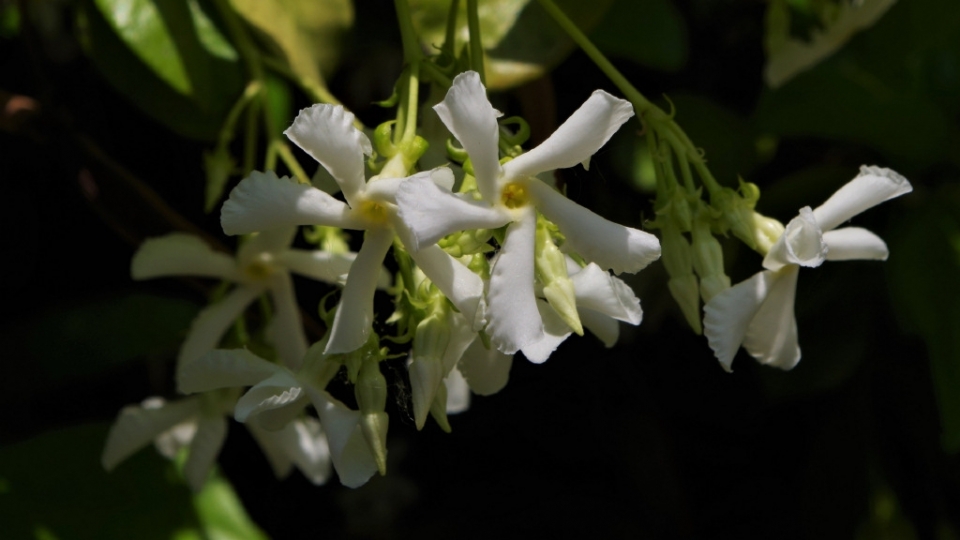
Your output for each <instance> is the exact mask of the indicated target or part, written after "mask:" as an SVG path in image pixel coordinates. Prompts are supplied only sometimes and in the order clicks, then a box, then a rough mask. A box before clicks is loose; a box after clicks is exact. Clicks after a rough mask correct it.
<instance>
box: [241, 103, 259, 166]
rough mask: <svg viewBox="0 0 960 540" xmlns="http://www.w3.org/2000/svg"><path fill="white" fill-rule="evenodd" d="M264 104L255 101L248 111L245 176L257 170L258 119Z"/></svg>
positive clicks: (244, 153)
mask: <svg viewBox="0 0 960 540" xmlns="http://www.w3.org/2000/svg"><path fill="white" fill-rule="evenodd" d="M262 105H263V103H262V102H261V101H260V100H259V99H256V100H253V101H252V102H251V103H250V108H249V109H247V125H246V129H245V130H244V138H243V175H244V176H246V175H248V174H250V171H252V170H253V169H254V168H256V162H257V139H258V137H257V135H258V133H259V130H258V129H257V119H258V118H259V117H260V107H261V106H262Z"/></svg>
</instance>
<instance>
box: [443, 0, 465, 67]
mask: <svg viewBox="0 0 960 540" xmlns="http://www.w3.org/2000/svg"><path fill="white" fill-rule="evenodd" d="M459 11H460V0H453V1H452V2H450V11H448V12H447V31H446V34H445V36H444V39H443V46H442V47H440V52H441V53H443V54H446V55H447V56H448V57H450V58H451V59H453V57H454V55H455V53H456V47H457V14H458V12H459Z"/></svg>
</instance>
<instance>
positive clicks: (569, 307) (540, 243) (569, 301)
mask: <svg viewBox="0 0 960 540" xmlns="http://www.w3.org/2000/svg"><path fill="white" fill-rule="evenodd" d="M548 223H549V222H548V221H547V220H546V218H538V219H537V236H536V249H535V253H534V262H535V264H536V269H537V277H538V278H539V280H540V283H542V284H543V295H544V297H546V299H547V302H548V303H549V304H550V307H552V308H553V309H554V310H555V311H556V312H557V315H560V318H561V319H563V322H565V323H566V324H567V326H569V327H570V328H571V329H572V330H573V331H574V332H576V334H577V335H579V336H582V335H583V324H581V322H580V314H579V313H578V312H577V299H576V296H575V294H574V290H573V281H572V280H571V279H570V276H569V275H567V259H566V257H564V256H563V253H561V252H560V248H558V247H557V245H556V244H554V243H553V239H552V238H551V237H550V231H549V228H548Z"/></svg>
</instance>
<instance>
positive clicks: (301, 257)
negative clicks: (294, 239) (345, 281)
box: [277, 249, 357, 284]
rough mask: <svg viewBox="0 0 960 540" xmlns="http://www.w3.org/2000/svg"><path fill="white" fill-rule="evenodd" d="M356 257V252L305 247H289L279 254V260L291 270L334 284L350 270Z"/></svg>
mask: <svg viewBox="0 0 960 540" xmlns="http://www.w3.org/2000/svg"><path fill="white" fill-rule="evenodd" d="M356 258H357V254H356V253H330V252H327V251H320V250H312V251H307V250H304V249H288V250H286V251H281V252H280V253H278V254H277V262H278V263H279V264H280V265H282V266H284V267H286V268H287V269H288V270H290V271H291V272H293V273H295V274H300V275H301V276H306V277H308V278H311V279H315V280H317V281H322V282H324V283H333V284H336V283H339V282H340V278H341V276H343V275H345V274H346V273H347V272H349V271H350V265H352V264H353V261H354V259H356Z"/></svg>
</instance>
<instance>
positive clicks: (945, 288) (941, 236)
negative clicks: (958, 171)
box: [888, 184, 960, 452]
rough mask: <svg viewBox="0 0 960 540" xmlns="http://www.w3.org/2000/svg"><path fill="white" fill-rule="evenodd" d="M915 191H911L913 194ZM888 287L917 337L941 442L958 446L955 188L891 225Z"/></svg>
mask: <svg viewBox="0 0 960 540" xmlns="http://www.w3.org/2000/svg"><path fill="white" fill-rule="evenodd" d="M917 195H919V194H915V195H914V196H915V197H916V196H917ZM891 229H892V230H894V231H896V232H895V234H894V235H893V236H892V237H891V238H890V239H889V241H890V252H891V254H892V255H891V257H890V261H889V262H888V265H889V272H890V282H891V292H892V293H893V299H894V301H895V302H896V306H897V310H896V311H897V314H898V315H899V316H900V317H901V322H902V323H903V325H904V326H905V327H906V328H907V329H908V330H911V331H912V332H915V333H917V334H919V335H920V337H922V338H923V340H924V341H925V342H926V344H927V351H928V354H929V356H930V363H931V366H930V367H931V372H932V375H933V381H934V388H935V389H936V393H937V401H938V403H939V407H940V427H941V430H942V431H941V443H942V445H943V447H944V449H945V450H946V451H948V452H957V451H960V303H958V302H957V299H958V298H960V281H958V280H957V276H958V275H960V188H958V186H957V185H956V184H952V185H947V186H943V187H942V188H940V190H939V191H938V192H937V193H934V194H931V195H929V196H928V197H927V198H926V199H925V200H923V201H922V204H921V205H920V206H919V207H917V208H915V209H913V210H912V211H910V212H906V213H904V214H901V215H900V216H898V219H897V221H896V223H895V224H894V225H893V226H892V227H891Z"/></svg>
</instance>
